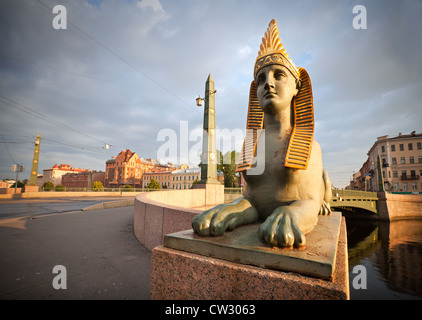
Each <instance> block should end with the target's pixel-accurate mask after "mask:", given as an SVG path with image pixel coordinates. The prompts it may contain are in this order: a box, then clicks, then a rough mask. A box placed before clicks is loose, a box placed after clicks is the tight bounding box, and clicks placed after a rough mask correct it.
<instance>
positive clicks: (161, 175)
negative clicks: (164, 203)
mask: <svg viewBox="0 0 422 320" xmlns="http://www.w3.org/2000/svg"><path fill="white" fill-rule="evenodd" d="M152 179H155V180H156V181H157V182H158V183H159V184H160V187H161V189H172V172H171V171H157V172H145V173H144V174H143V175H142V188H146V187H147V186H148V184H149V183H150V181H151V180H152Z"/></svg>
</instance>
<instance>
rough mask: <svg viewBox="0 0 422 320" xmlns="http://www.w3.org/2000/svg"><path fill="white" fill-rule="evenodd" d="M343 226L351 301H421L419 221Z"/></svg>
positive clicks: (356, 221)
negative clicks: (346, 243)
mask: <svg viewBox="0 0 422 320" xmlns="http://www.w3.org/2000/svg"><path fill="white" fill-rule="evenodd" d="M346 224H347V241H348V255H349V283H350V299H351V300H370V299H392V300H393V299H394V300H398V299H400V300H409V299H411V300H414V299H417V300H422V220H401V221H391V222H387V221H372V220H362V219H356V218H346ZM355 266H357V267H356V268H355V270H354V272H353V269H354V267H355ZM361 266H363V267H361ZM365 273H366V274H365ZM365 275H366V289H364V283H363V282H362V281H365Z"/></svg>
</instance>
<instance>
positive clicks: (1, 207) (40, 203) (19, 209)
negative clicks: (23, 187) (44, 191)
mask: <svg viewBox="0 0 422 320" xmlns="http://www.w3.org/2000/svg"><path fill="white" fill-rule="evenodd" d="M122 199H124V198H122V197H95V198H86V197H82V198H51V199H13V200H3V199H2V200H0V219H6V218H12V217H21V216H35V215H44V214H49V213H57V212H70V211H79V210H81V209H82V208H86V207H89V206H92V205H94V204H97V203H100V202H107V201H116V200H122Z"/></svg>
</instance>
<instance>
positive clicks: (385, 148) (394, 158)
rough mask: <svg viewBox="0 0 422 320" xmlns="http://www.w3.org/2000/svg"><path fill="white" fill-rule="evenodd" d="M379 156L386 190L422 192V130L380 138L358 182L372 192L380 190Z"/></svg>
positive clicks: (361, 187) (361, 186)
mask: <svg viewBox="0 0 422 320" xmlns="http://www.w3.org/2000/svg"><path fill="white" fill-rule="evenodd" d="M378 156H379V157H380V167H381V172H382V177H383V183H384V189H385V191H387V192H414V193H420V192H422V179H421V176H422V133H418V134H417V133H415V131H413V132H412V133H410V134H401V133H399V134H398V136H396V137H392V138H390V137H388V136H382V137H378V138H377V141H375V143H374V145H373V146H372V147H371V149H370V150H369V151H368V160H367V161H366V162H365V163H364V165H363V166H362V168H361V169H360V180H361V181H357V182H355V185H358V186H359V190H364V189H363V187H366V189H367V190H368V191H378V189H379V177H378V165H377V161H378ZM362 179H364V180H362ZM364 181H366V186H365V183H364ZM362 182H363V183H362Z"/></svg>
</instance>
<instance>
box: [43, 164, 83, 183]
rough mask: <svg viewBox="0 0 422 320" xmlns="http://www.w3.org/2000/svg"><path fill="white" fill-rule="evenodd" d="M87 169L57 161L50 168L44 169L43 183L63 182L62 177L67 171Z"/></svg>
mask: <svg viewBox="0 0 422 320" xmlns="http://www.w3.org/2000/svg"><path fill="white" fill-rule="evenodd" d="M83 171H86V170H84V169H80V168H72V167H71V166H70V165H69V164H61V165H57V163H56V164H55V165H54V166H53V167H51V168H50V169H44V170H43V175H42V184H44V183H46V182H48V181H51V182H53V183H54V185H55V186H56V185H58V184H62V177H63V176H64V175H65V174H67V173H80V172H83Z"/></svg>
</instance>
